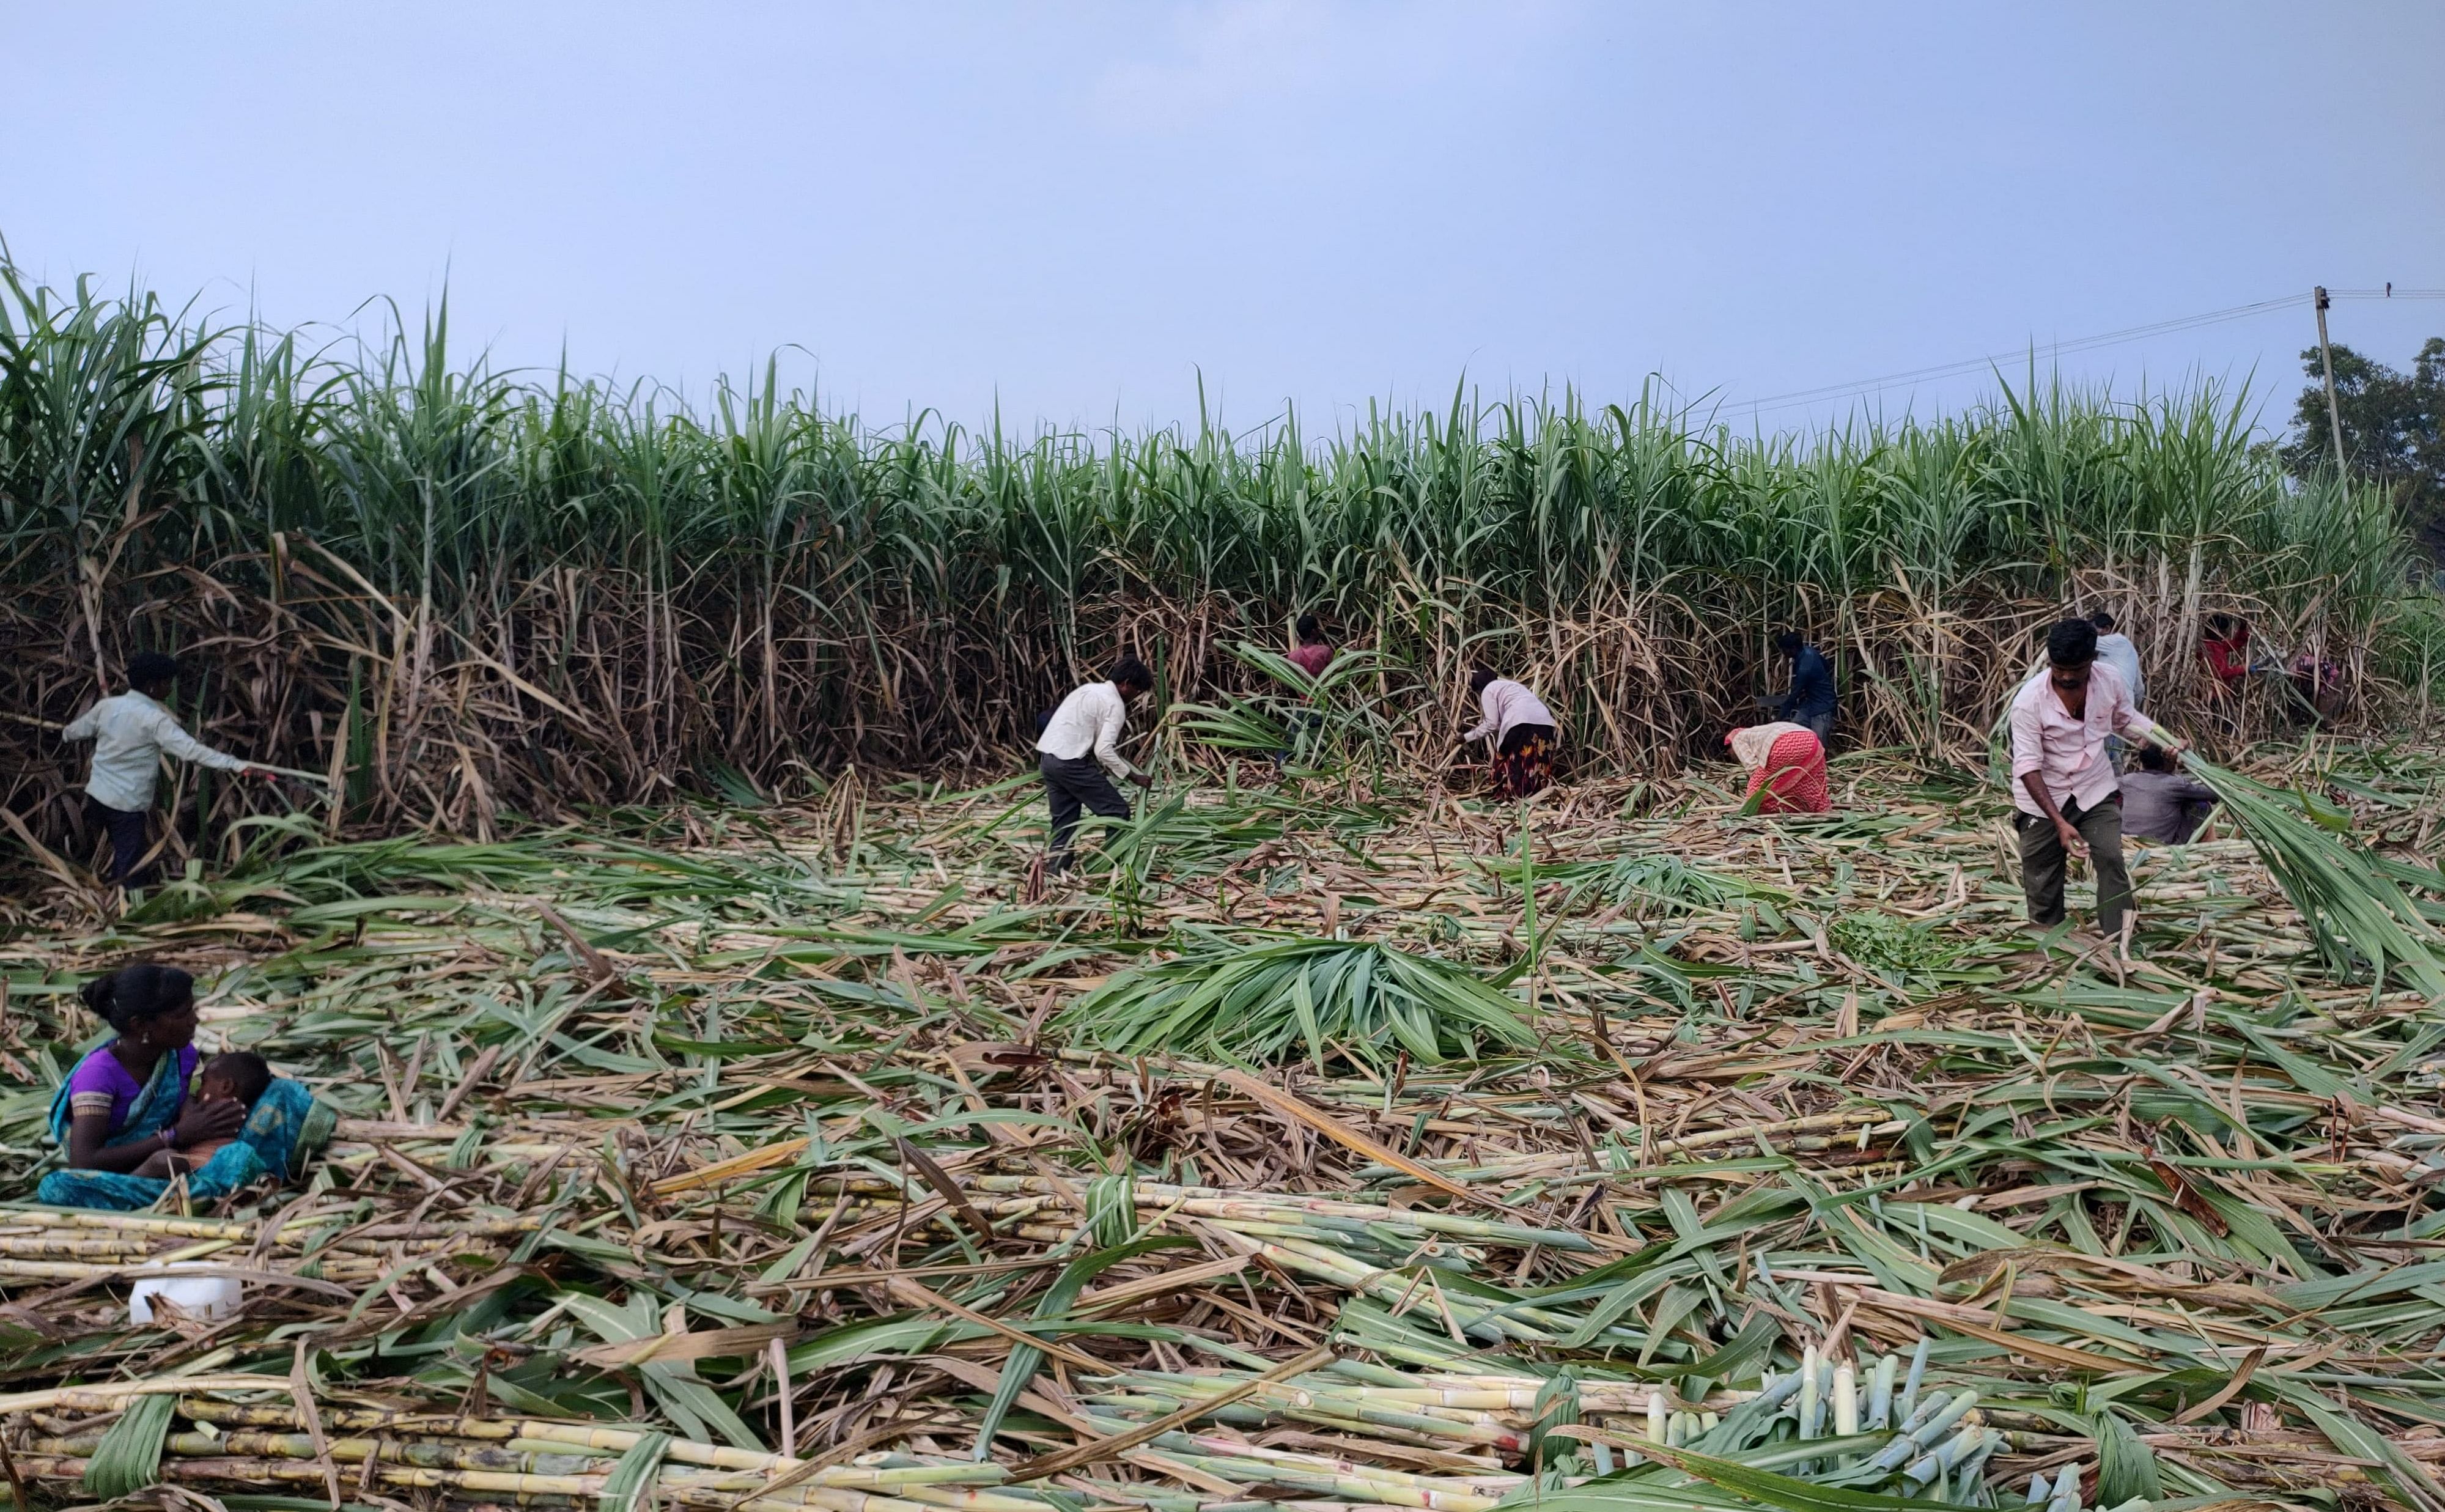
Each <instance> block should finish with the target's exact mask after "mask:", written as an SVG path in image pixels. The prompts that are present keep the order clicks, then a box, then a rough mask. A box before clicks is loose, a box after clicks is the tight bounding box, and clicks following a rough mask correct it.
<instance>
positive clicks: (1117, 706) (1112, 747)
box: [1095, 694, 1154, 788]
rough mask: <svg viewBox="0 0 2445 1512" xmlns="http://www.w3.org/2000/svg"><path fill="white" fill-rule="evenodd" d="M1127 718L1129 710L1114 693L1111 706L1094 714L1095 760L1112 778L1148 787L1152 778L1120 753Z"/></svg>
mask: <svg viewBox="0 0 2445 1512" xmlns="http://www.w3.org/2000/svg"><path fill="white" fill-rule="evenodd" d="M1128 719H1129V711H1128V709H1127V708H1126V707H1124V706H1123V704H1122V703H1121V700H1120V695H1118V694H1114V695H1113V696H1112V701H1111V706H1110V707H1108V708H1106V709H1104V710H1102V711H1100V712H1099V713H1098V714H1097V715H1096V716H1095V760H1096V761H1097V763H1099V764H1100V765H1101V766H1102V767H1103V769H1104V770H1105V771H1107V772H1109V773H1111V775H1112V776H1113V778H1114V780H1116V781H1120V782H1134V783H1136V784H1137V785H1138V786H1139V787H1141V788H1143V787H1148V786H1150V785H1151V784H1152V783H1153V781H1154V779H1153V778H1151V777H1149V776H1147V775H1145V774H1143V773H1141V772H1139V771H1138V770H1137V769H1136V768H1134V767H1132V766H1130V765H1129V758H1128V757H1126V756H1122V755H1121V728H1122V726H1123V725H1124V724H1125V723H1126V722H1127V721H1128Z"/></svg>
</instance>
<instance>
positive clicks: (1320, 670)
mask: <svg viewBox="0 0 2445 1512" xmlns="http://www.w3.org/2000/svg"><path fill="white" fill-rule="evenodd" d="M1291 664H1292V665H1294V666H1296V667H1297V668H1298V669H1299V670H1300V671H1302V672H1304V673H1306V674H1307V675H1308V676H1309V677H1312V678H1320V677H1322V676H1324V669H1325V668H1326V667H1329V666H1331V665H1333V643H1331V642H1330V641H1327V640H1326V639H1325V638H1324V625H1322V624H1321V623H1319V622H1318V621H1317V619H1316V616H1315V615H1313V614H1302V615H1300V616H1299V617H1298V644H1297V645H1295V646H1292V647H1291Z"/></svg>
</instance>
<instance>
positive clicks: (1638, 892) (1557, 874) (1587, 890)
mask: <svg viewBox="0 0 2445 1512" xmlns="http://www.w3.org/2000/svg"><path fill="white" fill-rule="evenodd" d="M1478 865H1479V866H1480V867H1482V868H1484V871H1485V873H1486V874H1487V875H1488V876H1490V877H1493V878H1495V879H1496V880H1497V881H1499V882H1501V883H1502V884H1503V885H1505V886H1506V887H1520V886H1521V883H1522V880H1523V879H1525V880H1528V881H1532V882H1534V883H1535V885H1536V886H1537V887H1538V888H1539V889H1540V891H1542V890H1544V889H1547V888H1553V887H1558V888H1560V897H1559V898H1558V900H1557V902H1556V904H1555V905H1554V906H1555V909H1556V911H1557V912H1561V913H1570V912H1576V911H1578V910H1581V909H1584V908H1589V907H1605V906H1614V905H1619V906H1626V907H1638V906H1642V905H1645V906H1653V907H1657V908H1663V909H1668V910H1695V909H1710V908H1728V907H1731V906H1733V905H1736V904H1740V903H1743V902H1746V901H1749V900H1756V901H1758V902H1760V903H1763V904H1765V905H1767V907H1768V910H1769V911H1771V910H1772V905H1774V904H1778V903H1788V902H1790V901H1791V895H1790V894H1789V893H1787V892H1784V891H1783V890H1782V889H1781V888H1779V887H1766V886H1764V885H1763V884H1759V883H1754V882H1749V881H1746V880H1745V879H1743V878H1740V877H1732V876H1726V875H1725V874H1723V873H1722V872H1718V871H1709V870H1707V869H1706V868H1703V867H1694V866H1691V865H1690V864H1689V862H1687V861H1685V860H1683V859H1682V858H1681V857H1679V856H1676V855H1671V854H1669V853H1666V852H1661V851H1650V852H1646V853H1642V854H1638V855H1627V856H1613V857H1609V858H1605V859H1601V860H1593V861H1560V862H1554V861H1540V862H1537V863H1536V864H1535V866H1534V868H1526V867H1523V865H1522V864H1521V859H1520V858H1519V857H1518V856H1509V855H1505V856H1493V857H1487V858H1485V859H1483V860H1481V861H1479V863H1478ZM1769 927H1772V928H1775V929H1777V930H1780V928H1781V927H1782V920H1781V917H1780V915H1779V914H1778V915H1776V916H1775V917H1774V918H1773V919H1772V921H1771V922H1770V924H1769Z"/></svg>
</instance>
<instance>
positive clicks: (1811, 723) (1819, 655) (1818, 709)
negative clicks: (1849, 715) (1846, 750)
mask: <svg viewBox="0 0 2445 1512" xmlns="http://www.w3.org/2000/svg"><path fill="white" fill-rule="evenodd" d="M1774 645H1775V649H1776V650H1778V651H1781V652H1782V654H1783V655H1785V656H1787V657H1789V658H1791V691H1790V692H1788V693H1786V694H1784V695H1783V696H1782V703H1780V704H1778V705H1776V708H1775V717H1776V718H1777V719H1788V720H1790V721H1791V722H1792V723H1794V724H1797V725H1801V726H1802V727H1803V728H1805V729H1808V730H1810V731H1812V732H1814V733H1815V735H1816V737H1817V743H1818V744H1820V745H1822V746H1824V747H1826V748H1827V749H1829V750H1830V749H1832V748H1833V744H1834V669H1833V668H1832V667H1830V666H1828V665H1826V664H1825V655H1824V653H1823V652H1821V651H1820V650H1818V649H1817V647H1815V646H1813V645H1811V644H1808V642H1807V641H1806V640H1804V639H1802V638H1801V633H1800V632H1799V631H1798V630H1785V631H1783V632H1782V634H1781V635H1778V636H1776V637H1775V638H1774Z"/></svg>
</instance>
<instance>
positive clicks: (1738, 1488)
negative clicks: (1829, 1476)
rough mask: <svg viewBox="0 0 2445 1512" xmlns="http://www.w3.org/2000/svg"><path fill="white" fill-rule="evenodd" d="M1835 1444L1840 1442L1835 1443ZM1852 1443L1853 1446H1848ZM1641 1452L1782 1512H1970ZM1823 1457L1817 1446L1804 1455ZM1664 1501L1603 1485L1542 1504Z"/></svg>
mask: <svg viewBox="0 0 2445 1512" xmlns="http://www.w3.org/2000/svg"><path fill="white" fill-rule="evenodd" d="M1829 1442H1835V1441H1829ZM1843 1442H1847V1441H1843ZM1638 1452H1639V1453H1640V1454H1642V1455H1645V1456H1647V1457H1648V1458H1649V1459H1652V1460H1657V1461H1660V1462H1662V1463H1663V1464H1665V1465H1670V1466H1671V1467H1672V1468H1674V1469H1676V1470H1678V1471H1680V1472H1681V1473H1682V1474H1684V1475H1689V1476H1693V1477H1695V1478H1697V1479H1698V1480H1701V1481H1707V1482H1710V1483H1712V1484H1716V1485H1719V1486H1722V1487H1723V1488H1724V1489H1725V1490H1726V1491H1732V1492H1736V1493H1738V1494H1739V1495H1741V1496H1744V1497H1746V1498H1748V1499H1749V1500H1751V1501H1754V1502H1763V1503H1765V1504H1766V1505H1768V1506H1772V1507H1780V1508H1782V1512H1969V1508H1966V1507H1961V1506H1958V1505H1956V1504H1955V1503H1946V1502H1935V1501H1919V1500H1916V1499H1913V1498H1907V1497H1898V1496H1884V1495H1880V1494H1878V1493H1876V1492H1872V1491H1851V1490H1844V1489H1842V1488H1840V1487H1838V1486H1830V1485H1820V1484H1817V1483H1816V1482H1814V1481H1802V1480H1800V1479H1798V1478H1796V1477H1793V1476H1788V1475H1779V1474H1777V1473H1775V1472H1774V1471H1772V1470H1761V1469H1756V1468H1753V1467H1751V1466H1749V1465H1743V1464H1741V1463H1740V1462H1739V1461H1737V1460H1726V1459H1719V1458H1717V1457H1716V1456H1714V1455H1711V1454H1701V1453H1699V1452H1697V1451H1696V1450H1694V1449H1688V1448H1667V1447H1664V1446H1663V1445H1660V1444H1641V1445H1640V1446H1638ZM1801 1452H1802V1453H1807V1454H1821V1453H1823V1452H1824V1450H1822V1449H1818V1448H1815V1447H1813V1446H1812V1447H1808V1448H1806V1449H1804V1450H1802V1451H1801ZM1656 1500H1660V1499H1659V1498H1657V1497H1656V1496H1655V1494H1654V1490H1653V1488H1652V1487H1651V1486H1642V1485H1638V1484H1635V1483H1632V1484H1618V1485H1616V1484H1613V1483H1608V1482H1604V1481H1598V1482H1595V1483H1592V1484H1588V1485H1585V1486H1581V1487H1579V1488H1578V1489H1577V1490H1570V1491H1563V1492H1560V1493H1548V1494H1546V1495H1544V1496H1542V1497H1540V1498H1539V1502H1540V1505H1543V1506H1546V1507H1551V1508H1557V1509H1558V1512H1611V1509H1614V1508H1617V1507H1619V1506H1621V1505H1622V1504H1623V1503H1646V1502H1652V1501H1656Z"/></svg>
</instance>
